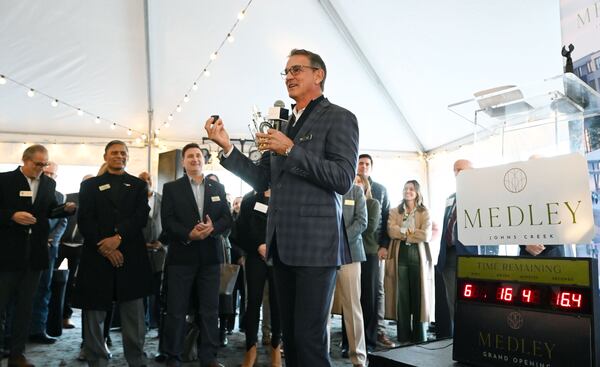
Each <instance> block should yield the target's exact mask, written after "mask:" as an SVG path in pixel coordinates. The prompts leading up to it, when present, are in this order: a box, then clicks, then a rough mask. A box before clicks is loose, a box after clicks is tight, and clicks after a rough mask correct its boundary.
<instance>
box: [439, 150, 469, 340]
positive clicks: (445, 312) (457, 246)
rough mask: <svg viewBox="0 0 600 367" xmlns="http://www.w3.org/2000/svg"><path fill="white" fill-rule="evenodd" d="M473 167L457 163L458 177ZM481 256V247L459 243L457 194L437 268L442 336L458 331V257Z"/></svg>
mask: <svg viewBox="0 0 600 367" xmlns="http://www.w3.org/2000/svg"><path fill="white" fill-rule="evenodd" d="M472 168H473V164H472V163H471V162H470V161H468V160H466V159H459V160H457V161H456V162H454V176H458V174H459V173H460V172H461V171H463V170H467V169H472ZM457 255H477V246H465V245H463V244H462V243H461V242H460V241H459V240H458V225H457V221H456V193H454V194H452V195H450V196H449V197H448V199H446V209H445V211H444V225H443V227H442V238H441V239H440V253H439V255H438V261H437V265H436V266H435V276H436V300H435V304H436V315H435V320H436V321H435V322H436V328H437V336H438V337H448V336H452V330H453V328H454V321H453V320H454V303H455V301H456V256H457Z"/></svg>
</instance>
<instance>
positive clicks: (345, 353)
mask: <svg viewBox="0 0 600 367" xmlns="http://www.w3.org/2000/svg"><path fill="white" fill-rule="evenodd" d="M348 357H349V355H348V348H342V358H348Z"/></svg>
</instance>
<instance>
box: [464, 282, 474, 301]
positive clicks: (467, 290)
mask: <svg viewBox="0 0 600 367" xmlns="http://www.w3.org/2000/svg"><path fill="white" fill-rule="evenodd" d="M463 296H465V297H466V298H471V297H473V284H465V291H464V292H463Z"/></svg>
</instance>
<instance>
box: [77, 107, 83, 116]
mask: <svg viewBox="0 0 600 367" xmlns="http://www.w3.org/2000/svg"><path fill="white" fill-rule="evenodd" d="M77 115H79V116H83V111H82V110H81V108H78V109H77Z"/></svg>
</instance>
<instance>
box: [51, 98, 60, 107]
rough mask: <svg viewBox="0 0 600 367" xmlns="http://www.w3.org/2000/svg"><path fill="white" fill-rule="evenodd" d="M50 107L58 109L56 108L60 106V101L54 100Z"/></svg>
mask: <svg viewBox="0 0 600 367" xmlns="http://www.w3.org/2000/svg"><path fill="white" fill-rule="evenodd" d="M50 105H51V106H52V107H56V106H58V99H53V100H52V102H50Z"/></svg>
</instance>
